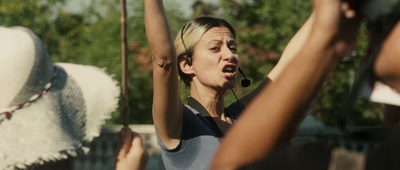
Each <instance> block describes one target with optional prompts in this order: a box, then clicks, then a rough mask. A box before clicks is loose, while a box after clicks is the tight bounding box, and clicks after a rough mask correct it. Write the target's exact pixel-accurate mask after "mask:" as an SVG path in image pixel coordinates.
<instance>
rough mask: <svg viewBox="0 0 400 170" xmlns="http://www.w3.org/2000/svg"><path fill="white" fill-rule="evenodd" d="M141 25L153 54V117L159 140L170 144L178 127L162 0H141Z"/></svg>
mask: <svg viewBox="0 0 400 170" xmlns="http://www.w3.org/2000/svg"><path fill="white" fill-rule="evenodd" d="M144 4H145V27H146V35H147V39H148V42H149V46H150V50H151V54H152V58H153V87H154V92H153V121H154V125H155V128H156V130H157V132H158V135H159V136H160V138H161V140H162V142H163V144H164V145H165V146H166V147H168V148H174V147H176V146H177V145H178V144H179V141H180V134H181V130H182V116H183V105H182V102H181V99H180V96H179V88H178V71H177V60H176V51H175V47H174V44H173V42H172V37H171V32H170V28H169V25H168V20H167V18H166V15H165V11H164V6H163V2H162V0H144Z"/></svg>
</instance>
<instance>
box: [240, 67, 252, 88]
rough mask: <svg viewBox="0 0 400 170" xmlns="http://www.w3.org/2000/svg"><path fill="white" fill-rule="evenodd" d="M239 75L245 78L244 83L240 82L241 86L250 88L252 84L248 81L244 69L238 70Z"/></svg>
mask: <svg viewBox="0 0 400 170" xmlns="http://www.w3.org/2000/svg"><path fill="white" fill-rule="evenodd" d="M238 70H239V73H240V74H242V76H243V77H244V79H242V81H241V82H240V84H241V85H242V87H249V86H250V84H251V82H250V80H249V79H247V77H246V76H245V75H244V74H243V72H242V69H240V67H239V68H238Z"/></svg>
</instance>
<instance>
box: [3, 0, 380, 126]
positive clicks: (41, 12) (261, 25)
mask: <svg viewBox="0 0 400 170" xmlns="http://www.w3.org/2000/svg"><path fill="white" fill-rule="evenodd" d="M69 1H70V0H40V1H37V0H1V1H0V23H1V25H5V26H15V25H21V26H25V27H28V28H30V29H32V30H33V31H34V32H35V33H36V34H38V35H39V36H40V37H41V39H42V40H43V42H44V44H45V45H46V47H47V49H48V51H49V53H50V54H51V56H52V57H53V61H55V62H72V63H79V64H90V65H95V66H98V67H104V68H106V71H107V72H108V73H110V74H113V75H115V79H116V80H117V81H120V80H121V57H120V45H121V44H120V4H119V0H87V2H88V3H89V5H88V6H87V7H85V8H84V10H82V11H81V12H78V13H77V12H71V11H69V10H66V9H65V5H66V3H68V2H69ZM165 3H166V12H167V16H168V19H169V23H170V25H171V30H172V35H173V36H175V35H176V33H177V32H178V30H180V28H181V27H182V26H183V25H184V24H185V22H187V21H189V20H190V19H191V18H194V17H198V16H202V15H211V16H216V17H220V18H224V19H226V20H227V21H228V22H230V23H231V24H232V25H233V26H234V27H235V29H236V31H237V41H238V43H239V53H240V59H241V68H242V69H243V71H244V72H245V74H246V76H247V77H248V78H249V79H251V80H252V85H251V86H250V87H248V88H242V87H241V86H240V84H238V86H237V87H236V88H235V92H236V94H237V95H238V96H239V97H240V96H242V95H244V94H246V93H247V92H249V91H250V90H252V89H254V88H255V87H256V86H257V85H258V83H259V82H260V81H261V80H262V79H263V78H264V77H265V76H266V75H267V73H268V72H269V71H270V70H271V69H272V68H273V67H274V65H275V64H276V63H277V62H278V60H279V57H280V55H281V53H282V51H283V49H284V48H285V46H286V44H287V43H288V41H289V40H290V38H291V37H292V36H293V35H294V34H295V33H296V31H297V30H298V29H299V28H300V26H301V25H302V24H303V23H304V22H305V20H306V19H307V17H308V16H309V15H310V12H311V9H312V3H311V0H284V1H282V0H269V1H264V0H250V1H248V0H220V1H219V2H217V3H216V2H213V3H210V2H209V1H208V2H205V1H200V0H197V1H195V2H194V3H193V5H192V6H191V9H181V8H182V7H181V4H179V3H178V1H165ZM127 4H128V7H127V9H128V11H127V12H128V20H127V21H128V22H127V24H128V57H129V70H128V72H129V73H128V75H129V77H128V83H129V90H128V91H129V101H130V105H129V107H130V111H131V116H130V118H131V120H130V123H133V124H148V123H152V119H151V105H152V95H153V94H152V90H153V89H152V88H153V87H152V65H151V57H150V52H149V48H148V46H147V40H146V35H145V30H144V9H143V1H134V0H127ZM188 10H189V11H191V12H190V15H189V16H187V15H185V13H184V11H188ZM366 40H367V39H366V36H365V29H363V31H362V33H361V38H360V41H359V43H358V44H357V48H356V49H355V50H354V52H353V53H352V54H351V55H349V57H347V58H346V61H343V62H342V63H341V64H340V65H339V67H338V68H337V69H336V70H335V72H334V73H333V74H331V75H330V76H329V77H328V79H327V81H326V83H325V84H324V85H323V87H322V89H321V90H320V93H319V94H318V96H317V97H316V99H315V102H314V104H313V107H312V111H313V112H312V113H313V114H314V115H315V116H316V117H317V118H318V119H320V120H322V121H323V122H324V123H326V124H327V125H334V124H335V123H336V117H337V113H338V112H339V111H340V108H341V107H342V106H343V102H344V101H345V98H346V96H347V95H348V93H349V90H350V86H351V84H352V81H353V80H354V73H355V72H356V71H357V68H358V67H359V66H360V64H361V62H362V56H364V55H365V52H366V46H367V41H366ZM238 79H239V80H240V79H241V76H239V77H238ZM181 92H182V93H181V97H182V98H183V100H185V101H186V100H187V97H188V95H189V92H184V87H183V86H181ZM226 95H227V99H226V101H227V102H226V104H229V103H231V102H233V101H235V100H236V99H235V98H234V96H233V95H232V94H231V93H229V92H228V93H227V94H226ZM382 110H383V109H382V105H380V104H374V103H370V102H368V101H367V100H364V99H361V98H359V99H358V100H357V102H356V104H355V106H354V107H353V110H352V113H351V115H350V117H351V118H350V122H349V123H350V124H351V125H376V124H378V123H380V122H381V115H382ZM121 122H122V121H121V120H120V113H119V111H116V112H115V113H114V114H113V118H112V119H111V120H110V121H109V122H108V123H110V124H116V123H121Z"/></svg>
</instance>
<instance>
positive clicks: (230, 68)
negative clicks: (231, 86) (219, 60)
mask: <svg viewBox="0 0 400 170" xmlns="http://www.w3.org/2000/svg"><path fill="white" fill-rule="evenodd" d="M222 72H223V73H224V74H225V75H226V76H229V77H230V76H235V74H236V66H234V65H226V66H225V67H224V68H223V69H222Z"/></svg>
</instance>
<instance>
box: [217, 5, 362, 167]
mask: <svg viewBox="0 0 400 170" xmlns="http://www.w3.org/2000/svg"><path fill="white" fill-rule="evenodd" d="M314 7H315V15H316V16H315V17H316V18H315V21H314V23H313V26H312V31H311V34H310V36H309V38H308V39H307V41H306V43H305V45H304V47H303V48H302V49H301V50H300V51H299V52H298V53H297V54H296V55H295V57H294V58H293V59H292V60H291V61H290V62H289V63H288V65H287V66H286V67H285V68H284V69H283V71H282V73H281V74H280V75H279V76H278V77H277V79H276V81H275V82H274V83H272V84H270V85H268V86H267V87H266V88H264V89H263V90H262V92H261V93H260V94H259V95H258V96H257V97H256V98H255V99H254V101H252V102H251V103H250V104H249V106H248V107H247V108H246V110H245V111H244V113H243V115H242V116H241V118H240V119H239V120H238V121H237V122H236V124H235V125H234V126H233V127H232V128H231V129H230V131H229V132H228V134H227V135H226V136H225V138H224V140H223V141H222V143H221V147H220V148H219V150H218V151H217V153H216V157H215V159H214V160H213V163H212V165H211V169H235V168H237V167H239V166H241V165H244V164H247V163H250V162H253V161H256V160H258V159H261V158H262V157H263V156H264V155H266V154H268V153H269V152H270V151H271V150H272V149H273V148H274V147H276V146H277V145H279V142H280V141H282V140H285V139H286V138H287V136H288V135H291V134H293V132H294V131H295V129H296V127H297V125H298V124H299V122H300V121H301V118H302V115H301V114H302V112H304V111H305V110H306V108H307V107H308V105H309V103H310V101H311V99H312V98H313V96H314V95H315V93H316V91H317V90H318V89H319V87H320V86H321V84H322V82H323V80H324V78H325V77H326V75H327V74H328V73H329V72H330V71H331V70H332V69H333V68H334V67H335V66H336V65H337V64H338V63H339V62H340V60H341V59H342V57H343V56H344V55H345V54H346V53H347V52H348V51H349V50H350V49H351V48H352V46H353V45H354V40H355V37H356V34H357V31H358V28H359V20H356V19H354V18H352V17H351V16H352V15H353V14H354V11H351V10H349V8H348V6H347V7H346V3H343V2H341V0H315V1H314ZM341 9H342V10H343V12H344V13H342V12H341ZM344 14H346V16H347V17H350V18H351V19H349V18H346V19H345V18H344ZM266 113H268V114H266ZM243 146H246V147H243ZM243 155H246V156H243Z"/></svg>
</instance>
